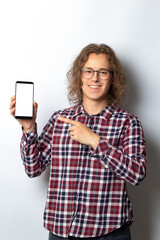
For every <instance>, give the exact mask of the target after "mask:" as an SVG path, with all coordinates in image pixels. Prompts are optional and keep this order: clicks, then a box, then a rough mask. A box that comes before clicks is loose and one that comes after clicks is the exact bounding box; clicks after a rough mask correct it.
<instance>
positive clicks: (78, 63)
mask: <svg viewBox="0 0 160 240" xmlns="http://www.w3.org/2000/svg"><path fill="white" fill-rule="evenodd" d="M91 53H96V54H101V53H103V54H106V55H107V56H108V60H109V63H110V66H111V70H112V71H113V75H112V78H113V79H112V80H113V81H112V82H113V83H112V85H111V87H110V90H109V93H108V103H109V104H111V103H115V104H118V103H120V101H121V100H122V98H123V95H124V92H125V89H126V78H125V73H124V70H123V68H122V66H121V63H120V61H119V59H118V58H117V56H116V55H115V53H114V51H113V50H112V49H111V48H110V47H109V46H107V45H106V44H94V43H92V44H89V45H87V46H86V47H84V48H83V49H82V51H81V52H80V54H79V55H78V56H77V58H76V59H75V60H74V62H73V65H72V67H71V69H70V70H69V71H68V73H67V79H68V99H69V101H70V102H71V103H74V104H76V105H79V104H80V103H81V102H82V100H83V92H82V82H81V71H80V70H81V69H82V68H83V66H84V64H85V63H86V61H87V60H88V57H89V55H90V54H91Z"/></svg>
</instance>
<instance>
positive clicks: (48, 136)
mask: <svg viewBox="0 0 160 240" xmlns="http://www.w3.org/2000/svg"><path fill="white" fill-rule="evenodd" d="M53 126H54V118H53V116H52V117H51V119H50V120H49V121H48V123H47V124H46V126H45V127H44V129H43V131H42V133H41V135H40V136H39V137H38V133H37V125H36V129H35V130H34V131H32V132H29V133H26V132H24V131H23V133H22V139H21V144H20V151H21V158H22V160H23V164H24V167H25V171H26V173H27V175H28V176H29V177H37V176H39V175H41V173H42V172H43V171H44V170H45V169H46V167H47V166H48V165H49V164H50V162H51V143H52V135H53Z"/></svg>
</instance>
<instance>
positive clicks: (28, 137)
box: [22, 124, 38, 146]
mask: <svg viewBox="0 0 160 240" xmlns="http://www.w3.org/2000/svg"><path fill="white" fill-rule="evenodd" d="M37 136H38V133H37V124H36V126H35V129H34V130H33V131H31V132H25V131H24V130H23V127H22V143H23V146H26V145H30V144H31V143H32V142H33V140H34V139H36V138H37Z"/></svg>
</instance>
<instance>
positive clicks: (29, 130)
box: [23, 124, 36, 133]
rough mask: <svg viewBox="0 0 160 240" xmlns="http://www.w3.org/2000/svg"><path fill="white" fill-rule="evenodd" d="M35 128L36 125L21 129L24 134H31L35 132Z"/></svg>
mask: <svg viewBox="0 0 160 240" xmlns="http://www.w3.org/2000/svg"><path fill="white" fill-rule="evenodd" d="M35 128H36V124H34V125H33V126H31V127H29V128H26V127H23V131H24V132H26V133H29V132H33V131H34V130H35Z"/></svg>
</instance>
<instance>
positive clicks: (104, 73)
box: [100, 71, 108, 75]
mask: <svg viewBox="0 0 160 240" xmlns="http://www.w3.org/2000/svg"><path fill="white" fill-rule="evenodd" d="M100 74H101V75H107V74H108V72H107V71H100Z"/></svg>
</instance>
